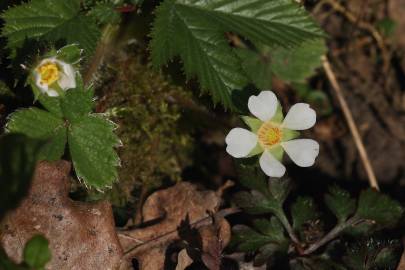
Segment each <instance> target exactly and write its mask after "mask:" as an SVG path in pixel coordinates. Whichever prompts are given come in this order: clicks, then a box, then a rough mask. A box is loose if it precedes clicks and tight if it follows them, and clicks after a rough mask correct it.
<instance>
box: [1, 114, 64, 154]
mask: <svg viewBox="0 0 405 270" xmlns="http://www.w3.org/2000/svg"><path fill="white" fill-rule="evenodd" d="M7 131H8V132H13V133H22V134H24V135H26V136H28V137H30V138H34V139H42V140H46V141H47V143H46V146H45V147H44V149H43V150H42V151H41V154H40V158H41V159H44V160H57V159H60V157H61V156H62V155H63V153H64V148H65V143H66V139H65V137H66V135H65V134H66V128H65V127H64V121H63V120H62V119H61V118H58V117H57V116H54V115H52V114H51V113H49V112H46V111H43V110H40V109H37V108H29V109H23V110H20V111H17V112H15V113H13V114H11V116H10V120H9V122H8V123H7Z"/></svg>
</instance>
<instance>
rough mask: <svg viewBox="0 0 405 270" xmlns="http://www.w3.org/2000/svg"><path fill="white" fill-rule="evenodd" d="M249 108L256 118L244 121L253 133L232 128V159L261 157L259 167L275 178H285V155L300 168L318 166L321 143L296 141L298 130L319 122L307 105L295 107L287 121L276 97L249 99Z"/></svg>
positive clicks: (270, 94)
mask: <svg viewBox="0 0 405 270" xmlns="http://www.w3.org/2000/svg"><path fill="white" fill-rule="evenodd" d="M248 108H249V111H250V112H251V113H252V114H253V115H254V116H255V117H257V118H253V117H249V116H245V117H243V120H244V121H245V122H246V124H247V125H248V126H249V127H250V128H251V131H249V130H247V129H243V128H233V129H232V130H231V131H230V132H229V134H228V135H227V136H226V138H225V142H226V144H227V147H226V151H227V152H228V153H229V154H230V155H231V156H233V157H235V158H245V157H251V156H254V155H258V154H261V157H260V159H259V163H260V167H261V168H262V170H263V172H264V173H265V174H266V175H268V176H272V177H281V176H283V175H284V174H285V171H286V168H285V166H284V165H283V164H282V163H281V161H282V158H283V154H284V151H285V152H286V153H287V155H288V156H289V157H290V158H291V160H292V161H293V162H294V163H295V164H297V165H298V166H301V167H309V166H312V165H313V164H314V163H315V158H316V157H317V156H318V154H319V144H318V142H316V141H314V140H311V139H295V138H297V137H298V136H299V132H297V131H298V130H305V129H309V128H311V127H312V126H313V125H314V124H315V122H316V113H315V111H314V110H313V109H311V108H310V107H309V105H308V104H306V103H297V104H295V105H293V106H292V107H291V109H290V111H289V112H288V113H287V115H286V117H285V118H284V116H283V114H282V109H281V106H280V105H279V102H278V100H277V97H276V95H275V94H274V93H273V92H272V91H262V92H261V93H260V94H259V95H257V96H251V97H250V98H249V101H248Z"/></svg>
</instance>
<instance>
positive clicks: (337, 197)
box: [325, 186, 356, 222]
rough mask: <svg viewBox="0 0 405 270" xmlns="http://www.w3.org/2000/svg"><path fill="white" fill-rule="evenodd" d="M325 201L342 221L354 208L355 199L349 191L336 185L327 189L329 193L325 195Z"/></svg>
mask: <svg viewBox="0 0 405 270" xmlns="http://www.w3.org/2000/svg"><path fill="white" fill-rule="evenodd" d="M325 203H326V205H327V206H328V208H329V209H330V210H331V211H332V212H333V214H334V215H335V216H336V217H337V219H338V221H339V222H344V221H345V220H346V219H347V218H348V217H349V216H350V215H352V214H353V213H354V211H355V210H356V201H355V200H354V199H352V198H351V196H350V194H349V192H347V191H346V190H343V189H341V188H340V187H338V186H332V187H331V188H330V189H329V194H326V195H325Z"/></svg>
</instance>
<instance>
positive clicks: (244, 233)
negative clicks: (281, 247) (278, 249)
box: [232, 225, 272, 252]
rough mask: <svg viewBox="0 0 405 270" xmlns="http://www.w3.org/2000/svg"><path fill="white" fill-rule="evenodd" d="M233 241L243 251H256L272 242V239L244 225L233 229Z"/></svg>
mask: <svg viewBox="0 0 405 270" xmlns="http://www.w3.org/2000/svg"><path fill="white" fill-rule="evenodd" d="M232 231H233V233H234V236H233V237H234V238H233V241H234V242H236V243H238V244H239V245H238V247H239V249H240V250H241V251H244V252H248V251H256V250H257V249H259V248H260V247H262V246H264V245H265V244H267V243H269V242H271V240H272V239H271V237H270V236H267V235H263V234H260V233H258V232H256V231H255V230H253V229H252V228H250V227H248V226H244V225H236V226H234V227H233V228H232Z"/></svg>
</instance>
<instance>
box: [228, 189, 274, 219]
mask: <svg viewBox="0 0 405 270" xmlns="http://www.w3.org/2000/svg"><path fill="white" fill-rule="evenodd" d="M234 200H235V203H236V204H237V205H238V206H239V207H241V208H243V209H244V210H245V211H246V212H248V213H250V214H266V213H278V212H279V211H281V205H280V203H279V202H278V201H277V200H275V199H274V198H268V197H265V196H264V195H263V194H261V193H260V192H258V191H255V190H253V191H252V192H251V193H249V192H246V191H243V192H239V193H237V194H235V196H234Z"/></svg>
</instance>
